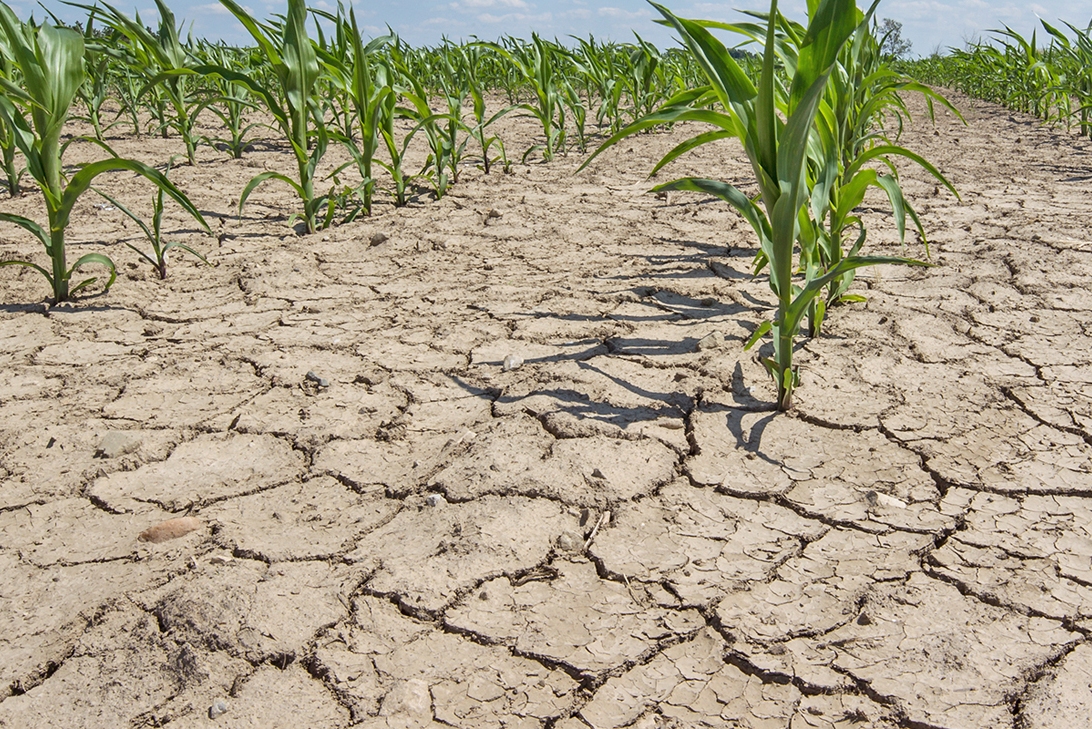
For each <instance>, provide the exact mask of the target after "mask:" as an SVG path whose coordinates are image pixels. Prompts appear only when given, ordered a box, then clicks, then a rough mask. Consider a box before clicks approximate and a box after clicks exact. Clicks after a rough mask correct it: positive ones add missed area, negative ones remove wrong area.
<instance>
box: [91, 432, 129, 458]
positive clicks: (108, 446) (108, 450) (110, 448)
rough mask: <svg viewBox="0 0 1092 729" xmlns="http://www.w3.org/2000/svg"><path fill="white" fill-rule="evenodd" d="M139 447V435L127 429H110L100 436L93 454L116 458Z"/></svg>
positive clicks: (100, 456)
mask: <svg viewBox="0 0 1092 729" xmlns="http://www.w3.org/2000/svg"><path fill="white" fill-rule="evenodd" d="M139 448H140V435H138V434H137V433H134V432H132V431H129V430H111V431H110V432H108V433H107V434H106V435H105V436H103V438H102V442H101V443H99V447H98V449H97V450H96V451H95V455H96V456H98V457H99V458H117V457H118V456H124V455H127V454H129V453H133V452H134V451H136V450H138V449H139Z"/></svg>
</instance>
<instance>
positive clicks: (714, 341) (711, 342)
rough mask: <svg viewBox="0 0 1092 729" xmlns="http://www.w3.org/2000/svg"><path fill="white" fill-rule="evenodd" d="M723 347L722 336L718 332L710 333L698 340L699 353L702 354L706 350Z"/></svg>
mask: <svg viewBox="0 0 1092 729" xmlns="http://www.w3.org/2000/svg"><path fill="white" fill-rule="evenodd" d="M723 346H724V335H723V334H721V333H720V332H710V333H709V334H706V335H705V336H704V337H702V338H701V339H699V340H698V351H699V352H704V351H706V350H708V349H720V348H721V347H723Z"/></svg>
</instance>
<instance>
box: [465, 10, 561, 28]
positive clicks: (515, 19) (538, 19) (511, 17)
mask: <svg viewBox="0 0 1092 729" xmlns="http://www.w3.org/2000/svg"><path fill="white" fill-rule="evenodd" d="M477 17H478V21H479V22H482V23H489V24H491V25H493V24H497V23H511V24H513V25H516V24H518V25H526V24H528V23H531V24H540V25H548V24H550V23H552V22H553V20H554V16H553V14H552V13H539V14H537V15H530V14H527V13H507V14H506V15H493V14H492V13H482V14H481V15H479V16H477Z"/></svg>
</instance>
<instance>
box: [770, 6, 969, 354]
mask: <svg viewBox="0 0 1092 729" xmlns="http://www.w3.org/2000/svg"><path fill="white" fill-rule="evenodd" d="M875 7H876V5H875V4H874V5H873V6H872V8H871V9H870V10H869V11H868V13H866V15H865V19H864V21H863V22H862V23H860V24H859V25H858V26H857V29H856V31H854V34H853V36H852V38H851V39H850V41H849V42H847V43H846V44H845V46H844V47H843V49H842V52H841V53H840V54H839V57H838V61H837V63H836V64H835V66H834V68H833V69H832V71H831V75H830V81H829V83H828V84H827V90H826V93H825V94H824V96H823V99H822V101H821V103H820V109H819V113H818V114H817V115H816V131H817V134H816V136H815V137H814V140H813V141H814V144H812V145H811V147H810V151H809V173H808V174H809V185H811V187H812V195H811V212H812V217H811V219H812V220H814V221H815V225H814V226H811V225H808V224H807V223H808V221H806V220H804V221H802V222H801V236H802V237H806V238H808V239H809V241H810V242H811V243H813V245H812V244H809V245H805V246H804V250H806V251H813V252H814V254H815V256H814V259H811V260H806V261H805V263H804V265H805V266H808V267H811V270H812V272H813V273H812V274H810V275H809V276H808V277H809V278H810V277H812V276H813V275H815V273H816V272H818V271H829V270H831V269H833V268H834V267H836V266H837V265H838V263H839V262H840V261H841V260H842V259H843V258H844V257H845V255H846V248H847V241H852V240H853V239H854V238H860V237H861V236H864V235H865V224H864V221H863V219H862V218H861V217H860V215H858V214H857V213H856V210H857V208H858V206H860V204H861V203H862V202H863V200H864V196H865V194H866V192H867V191H868V189H869V188H873V187H874V188H878V189H879V190H881V191H882V192H883V193H884V194H885V195H886V196H887V199H888V202H890V204H891V209H892V215H893V216H894V218H895V225H896V228H897V230H898V233H899V239H900V241H905V237H906V218H907V216H908V215H909V217H910V219H911V220H912V221H913V223H914V225H915V227H916V228H917V231H918V234H919V235H920V237H921V240H922V243H923V244H925V246H926V250H928V239H927V237H926V234H925V228H924V227H923V226H922V224H921V220H920V219H919V218H918V216H917V213H916V212H915V211H914V208H913V206H912V205H911V204H910V202H909V201H908V200H907V199H906V197H905V195H904V194H903V191H902V187H901V185H900V182H899V173H898V169H897V168H896V166H895V164H894V162H893V158H895V157H902V158H903V159H906V160H909V161H911V162H913V163H915V164H917V165H919V166H920V167H921V168H922V169H924V170H925V171H926V172H928V173H929V174H930V175H932V176H933V177H934V178H936V180H937V181H939V182H940V183H941V184H943V185H944V186H945V187H946V188H948V189H949V190H950V191H951V192H952V193H953V194H955V195H956V197H957V198H958V193H956V190H955V188H954V187H953V186H952V185H951V183H950V182H948V180H947V179H946V178H945V177H944V175H942V174H941V173H940V171H939V170H937V169H936V167H935V166H933V165H932V164H931V163H930V162H929V161H927V160H926V159H924V158H923V157H921V156H920V155H918V154H916V153H915V152H913V151H911V150H909V149H907V148H905V147H903V146H900V145H899V144H898V141H897V140H898V136H899V133H900V132H901V130H902V127H903V121H904V119H905V118H908V117H909V115H910V113H909V109H908V108H907V106H906V104H905V102H904V100H903V98H902V94H903V93H908V92H913V93H920V94H922V95H923V96H924V97H925V99H926V102H927V106H928V109H929V116H930V118H932V109H933V104H934V102H938V103H940V104H942V105H944V106H946V107H947V108H948V109H949V110H950V111H952V112H953V113H954V114H955V115H956V116H957V117H958V118H960V119H962V116H960V114H959V112H958V111H957V110H956V109H955V107H953V106H952V105H951V103H949V102H948V100H947V99H945V98H944V97H943V96H941V95H940V94H938V93H936V92H935V91H933V90H932V89H930V88H929V87H927V86H924V85H923V84H920V83H917V82H915V81H912V80H911V79H908V78H905V77H903V76H901V75H899V74H897V73H895V72H894V71H893V70H892V69H891V68H890V67H889V66H888V64H887V62H886V59H885V58H884V56H883V54H882V52H881V49H882V42H881V41H880V40H879V39H877V38H876V37H875V35H874V34H873V32H872V13H873V11H874V10H875ZM786 27H787V28H788V29H789V31H790V33H791V35H790V39H791V41H792V47H793V48H794V49H799V44H800V42H801V39H803V38H804V37H805V35H804V29H803V28H799V27H798V26H797V27H794V26H793V24H787V25H786ZM888 126H893V127H894V130H895V131H894V134H892V133H890V132H889V131H888V128H887V127H888ZM875 162H878V163H880V164H882V165H883V166H884V167H886V170H884V173H883V174H881V173H880V172H878V171H877V170H875V169H873V167H872V164H871V163H875ZM854 228H855V229H856V230H855V231H854ZM855 275H856V270H855V269H853V270H849V271H847V272H845V273H843V274H842V275H841V276H839V277H838V278H836V279H833V280H831V281H830V282H829V283H828V285H827V291H826V294H825V295H823V296H817V297H816V298H815V299H814V300H813V302H812V305H811V307H810V308H809V312H808V334H809V336H812V337H815V336H818V335H819V332H820V329H821V327H822V323H823V319H824V317H825V314H826V311H827V308H828V307H830V306H833V305H835V304H841V303H849V302H853V301H863V298H862V297H860V296H857V295H854V294H850V293H848V291H849V287H850V285H851V284H852V282H853V280H854V277H855Z"/></svg>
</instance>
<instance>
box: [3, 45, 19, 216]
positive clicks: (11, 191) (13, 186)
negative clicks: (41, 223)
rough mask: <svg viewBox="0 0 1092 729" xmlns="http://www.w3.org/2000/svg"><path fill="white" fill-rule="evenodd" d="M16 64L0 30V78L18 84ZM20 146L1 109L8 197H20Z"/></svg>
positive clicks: (10, 124)
mask: <svg viewBox="0 0 1092 729" xmlns="http://www.w3.org/2000/svg"><path fill="white" fill-rule="evenodd" d="M15 70H16V67H15V63H14V61H13V56H12V53H11V44H10V43H8V40H7V36H6V35H5V34H4V32H3V31H2V30H0V78H3V79H6V80H7V81H8V82H9V83H13V84H14V83H16V82H17V81H18V79H17V78H16V76H15ZM17 149H18V145H17V144H16V142H15V123H14V121H13V120H11V119H9V118H8V116H7V115H6V114H4V113H3V108H2V107H0V164H2V165H3V168H4V178H5V181H6V183H7V188H8V195H10V196H11V197H18V196H19V192H20V190H19V180H20V179H21V178H22V176H23V172H24V170H22V169H20V165H19V160H18V158H17V157H16V151H17Z"/></svg>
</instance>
